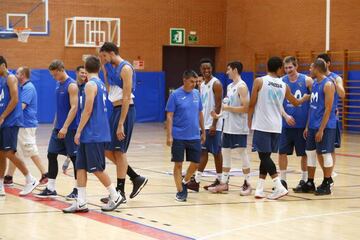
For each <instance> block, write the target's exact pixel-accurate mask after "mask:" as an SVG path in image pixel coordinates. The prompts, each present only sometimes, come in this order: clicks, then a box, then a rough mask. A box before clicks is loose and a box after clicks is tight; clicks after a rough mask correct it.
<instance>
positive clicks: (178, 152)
mask: <svg viewBox="0 0 360 240" xmlns="http://www.w3.org/2000/svg"><path fill="white" fill-rule="evenodd" d="M184 152H186V161H190V162H194V163H199V162H200V156H201V141H200V139H198V140H176V139H174V141H173V144H172V146H171V155H172V157H171V161H172V162H183V161H184Z"/></svg>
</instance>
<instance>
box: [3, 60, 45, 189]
mask: <svg viewBox="0 0 360 240" xmlns="http://www.w3.org/2000/svg"><path fill="white" fill-rule="evenodd" d="M16 78H17V79H18V81H19V84H20V86H21V88H22V90H21V92H20V99H21V107H22V110H23V116H24V121H23V126H22V127H20V128H19V134H18V142H17V153H16V155H17V156H18V157H19V158H21V159H25V158H31V160H32V161H33V162H34V164H35V165H36V167H37V168H38V169H39V171H40V174H41V179H40V184H46V183H47V181H48V179H47V177H46V170H45V167H44V166H43V164H42V163H41V159H40V156H39V150H38V147H37V144H36V129H37V126H38V120H37V93H36V89H35V86H34V84H33V83H32V82H31V80H30V69H29V68H28V67H25V66H23V67H19V68H18V69H17V71H16ZM15 170H16V167H15V165H14V164H12V162H10V164H9V168H8V171H7V174H6V176H5V179H4V184H5V186H6V185H10V186H11V185H12V184H13V181H12V178H13V175H14V172H15Z"/></svg>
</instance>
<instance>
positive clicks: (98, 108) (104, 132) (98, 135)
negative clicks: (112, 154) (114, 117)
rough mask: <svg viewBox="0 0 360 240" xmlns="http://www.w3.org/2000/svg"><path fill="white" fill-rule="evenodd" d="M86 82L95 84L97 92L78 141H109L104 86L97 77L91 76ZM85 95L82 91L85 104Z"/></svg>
mask: <svg viewBox="0 0 360 240" xmlns="http://www.w3.org/2000/svg"><path fill="white" fill-rule="evenodd" d="M86 84H95V85H96V86H97V94H96V96H95V99H94V105H93V110H92V112H91V115H90V118H89V120H88V122H87V123H86V125H85V127H84V129H83V132H82V133H81V137H80V142H82V143H97V142H99V143H100V142H110V141H111V138H110V127H109V120H108V118H107V108H106V98H107V93H106V87H105V84H104V83H103V82H102V81H101V80H100V79H99V78H91V79H90V80H89V82H87V83H86ZM85 100H86V95H85V93H84V92H83V103H84V106H85Z"/></svg>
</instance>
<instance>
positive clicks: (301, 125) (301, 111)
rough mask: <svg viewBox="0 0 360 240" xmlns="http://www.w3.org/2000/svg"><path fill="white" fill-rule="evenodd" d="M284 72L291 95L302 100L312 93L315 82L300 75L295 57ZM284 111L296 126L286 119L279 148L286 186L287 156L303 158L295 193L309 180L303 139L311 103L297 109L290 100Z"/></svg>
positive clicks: (288, 61) (288, 58)
mask: <svg viewBox="0 0 360 240" xmlns="http://www.w3.org/2000/svg"><path fill="white" fill-rule="evenodd" d="M283 62H284V70H285V73H286V75H285V76H284V77H283V78H282V80H283V82H285V83H286V84H287V85H288V86H289V88H290V90H291V93H292V94H293V95H294V96H295V97H296V98H298V99H301V98H302V97H303V96H304V95H305V94H309V93H310V92H311V86H312V83H313V80H312V79H311V78H310V77H308V76H306V75H304V74H301V73H298V71H297V68H298V62H297V59H296V58H295V57H293V56H287V57H285V58H284V61H283ZM283 106H284V111H285V112H286V115H285V117H286V116H291V117H292V118H293V119H294V120H295V124H294V125H292V124H289V123H288V122H287V120H288V119H285V118H284V121H283V127H282V132H281V135H280V146H279V168H280V178H281V180H282V183H283V184H284V185H286V186H287V184H286V170H287V166H288V158H287V155H292V154H293V152H294V148H295V152H296V156H298V157H301V172H302V177H301V180H300V182H299V184H298V186H297V187H296V188H294V189H293V190H294V191H297V189H299V188H300V189H301V186H302V185H303V184H305V182H306V181H307V179H308V172H307V165H306V162H307V158H306V153H305V146H306V140H305V139H304V138H303V133H304V130H305V128H306V122H307V116H308V111H309V102H304V103H303V104H301V105H300V106H297V107H295V106H294V105H292V104H291V103H290V102H289V101H288V100H284V104H283Z"/></svg>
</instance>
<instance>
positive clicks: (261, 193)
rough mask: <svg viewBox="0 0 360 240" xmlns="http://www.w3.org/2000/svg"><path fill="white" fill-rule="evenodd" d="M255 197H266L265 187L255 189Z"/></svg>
mask: <svg viewBox="0 0 360 240" xmlns="http://www.w3.org/2000/svg"><path fill="white" fill-rule="evenodd" d="M255 198H256V199H263V198H266V195H265V193H264V189H256V190H255Z"/></svg>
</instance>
